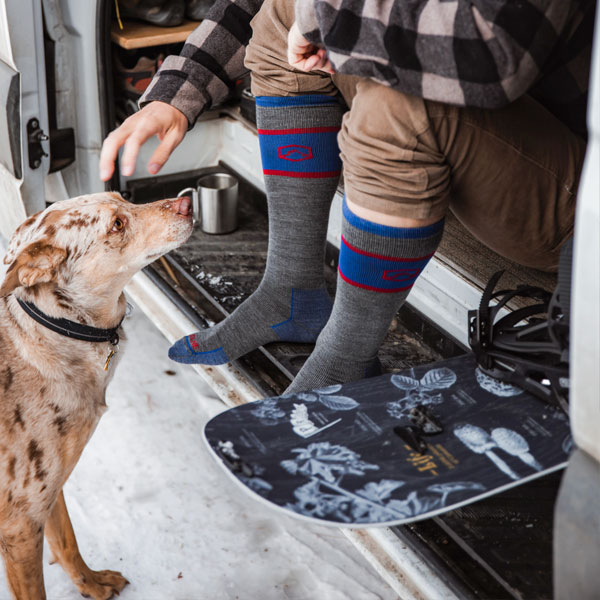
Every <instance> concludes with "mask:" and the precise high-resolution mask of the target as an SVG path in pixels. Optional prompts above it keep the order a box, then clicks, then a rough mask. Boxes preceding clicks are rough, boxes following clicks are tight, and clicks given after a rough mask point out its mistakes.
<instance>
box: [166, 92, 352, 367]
mask: <svg viewBox="0 0 600 600" xmlns="http://www.w3.org/2000/svg"><path fill="white" fill-rule="evenodd" d="M342 114H343V110H342V108H341V106H340V104H339V103H338V102H337V100H336V99H335V98H332V97H329V96H323V95H314V96H298V97H285V98H272V97H259V98H257V125H258V133H259V141H260V146H261V158H262V163H263V172H264V175H265V186H266V191H267V202H268V210H269V248H268V254H267V265H266V269H265V273H264V276H263V279H262V281H261V283H260V285H259V286H258V288H257V290H256V291H255V292H254V293H253V294H252V295H251V296H250V297H249V298H248V299H247V300H246V301H245V302H244V303H243V304H242V305H240V306H239V307H238V308H237V309H236V310H235V311H234V312H233V313H232V314H231V315H230V316H229V317H227V318H226V319H225V320H224V321H222V322H221V323H219V324H217V325H215V326H214V327H212V328H210V329H207V330H203V331H199V332H197V333H194V334H191V335H189V336H185V337H184V338H182V339H181V340H179V341H178V342H176V343H175V344H174V345H173V346H172V347H171V348H170V349H169V357H170V358H172V359H173V360H176V361H178V362H184V363H201V364H223V363H225V362H229V361H231V360H234V359H236V358H238V357H240V356H242V355H244V354H246V353H248V352H250V351H251V350H254V349H255V348H257V347H259V346H262V345H263V344H266V343H268V342H273V341H288V342H314V341H315V340H316V339H317V336H318V335H319V333H320V331H321V330H322V328H323V327H324V325H325V323H326V322H327V319H328V318H329V314H330V312H331V299H330V298H329V295H328V294H327V291H326V289H325V280H324V274H323V263H324V261H323V258H324V249H325V239H326V235H327V222H328V219H329V207H330V205H331V200H332V198H333V195H334V193H335V190H336V188H337V184H338V179H339V174H340V170H341V161H340V158H339V149H338V146H337V132H338V131H339V129H340V125H341V119H342Z"/></svg>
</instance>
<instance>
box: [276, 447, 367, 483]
mask: <svg viewBox="0 0 600 600" xmlns="http://www.w3.org/2000/svg"><path fill="white" fill-rule="evenodd" d="M292 452H293V453H294V454H296V456H295V457H294V458H293V459H290V460H284V461H282V462H281V463H280V464H281V466H282V467H283V468H284V469H285V470H286V471H287V472H288V473H291V474H292V475H295V474H297V473H300V474H301V475H305V476H306V477H317V478H320V479H323V480H324V481H328V482H331V483H333V482H336V483H339V482H340V481H341V479H342V477H343V476H344V475H347V474H351V475H359V476H360V475H364V474H365V471H367V470H378V469H379V466H378V465H372V464H369V463H367V462H364V461H362V460H360V455H359V454H357V453H356V452H354V451H352V450H350V449H349V448H346V447H345V446H341V445H339V444H330V443H329V442H319V443H314V444H309V445H308V446H307V447H306V448H294V449H293V450H292Z"/></svg>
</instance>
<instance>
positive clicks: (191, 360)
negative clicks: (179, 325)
mask: <svg viewBox="0 0 600 600" xmlns="http://www.w3.org/2000/svg"><path fill="white" fill-rule="evenodd" d="M193 337H194V335H193V334H192V335H191V336H189V335H186V336H185V337H182V338H181V339H180V340H177V341H176V342H175V343H174V344H173V345H172V346H171V347H170V348H169V358H170V359H171V360H174V361H175V362H178V363H184V364H187V365H191V364H200V365H224V364H225V363H228V362H230V361H229V357H228V356H227V354H226V353H225V350H223V348H216V349H215V350H209V351H208V352H201V351H200V350H196V349H195V347H197V344H195V343H194V340H193Z"/></svg>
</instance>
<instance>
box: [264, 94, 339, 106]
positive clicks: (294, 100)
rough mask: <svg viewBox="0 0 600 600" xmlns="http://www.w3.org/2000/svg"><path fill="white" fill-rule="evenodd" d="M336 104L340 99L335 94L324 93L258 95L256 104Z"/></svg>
mask: <svg viewBox="0 0 600 600" xmlns="http://www.w3.org/2000/svg"><path fill="white" fill-rule="evenodd" d="M326 104H329V105H330V106H335V105H338V104H339V101H338V100H337V98H336V97H335V96H325V95H324V94H307V95H306V96H257V97H256V106H264V107H267V108H277V107H280V106H320V105H326Z"/></svg>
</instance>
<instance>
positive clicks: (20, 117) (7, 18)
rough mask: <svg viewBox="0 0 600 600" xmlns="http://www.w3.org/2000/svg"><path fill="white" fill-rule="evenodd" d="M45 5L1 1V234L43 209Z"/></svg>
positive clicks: (30, 1)
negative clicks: (43, 17) (43, 14)
mask: <svg viewBox="0 0 600 600" xmlns="http://www.w3.org/2000/svg"><path fill="white" fill-rule="evenodd" d="M47 132H48V115H47V100H46V75H45V67H44V27H43V19H42V3H41V2H38V1H36V0H0V194H1V195H0V233H1V234H2V235H3V236H4V237H7V238H8V237H9V236H10V235H11V234H12V232H13V231H14V230H15V228H16V227H17V226H18V225H19V223H20V222H21V221H23V220H24V219H25V217H26V216H27V215H30V214H33V213H35V212H38V211H39V210H42V209H43V208H44V207H45V201H44V179H45V176H46V174H47V173H48V168H49V161H48V141H47Z"/></svg>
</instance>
